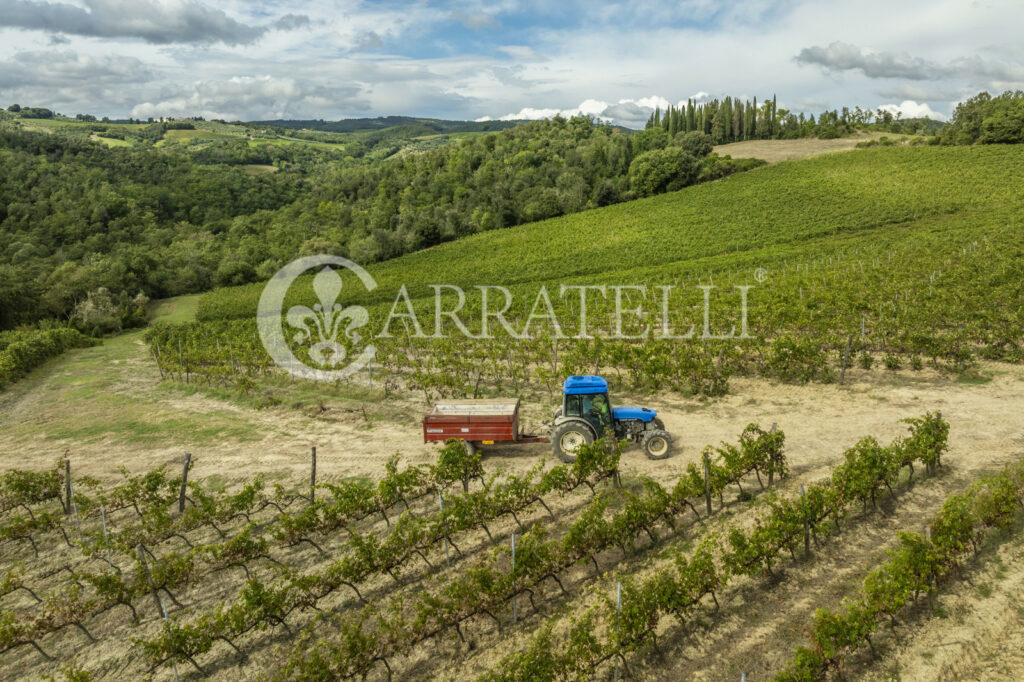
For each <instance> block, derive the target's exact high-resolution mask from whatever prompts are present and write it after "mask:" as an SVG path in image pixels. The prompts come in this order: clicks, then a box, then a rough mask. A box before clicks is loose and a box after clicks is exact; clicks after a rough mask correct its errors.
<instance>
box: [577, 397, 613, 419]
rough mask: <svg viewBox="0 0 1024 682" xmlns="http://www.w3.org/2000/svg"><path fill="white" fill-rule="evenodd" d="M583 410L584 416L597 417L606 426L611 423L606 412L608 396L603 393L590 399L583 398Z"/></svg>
mask: <svg viewBox="0 0 1024 682" xmlns="http://www.w3.org/2000/svg"><path fill="white" fill-rule="evenodd" d="M583 409H584V412H585V414H592V415H594V416H595V417H597V418H598V419H599V420H600V421H601V423H602V424H607V423H609V422H610V421H611V417H610V415H609V410H608V396H606V395H605V394H603V393H598V394H597V395H595V396H593V397H590V396H584V397H583Z"/></svg>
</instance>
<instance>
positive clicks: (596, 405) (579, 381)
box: [562, 376, 615, 437]
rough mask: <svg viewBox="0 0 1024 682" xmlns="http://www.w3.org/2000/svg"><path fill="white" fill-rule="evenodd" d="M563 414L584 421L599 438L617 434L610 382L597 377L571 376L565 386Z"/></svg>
mask: <svg viewBox="0 0 1024 682" xmlns="http://www.w3.org/2000/svg"><path fill="white" fill-rule="evenodd" d="M562 393H563V401H562V414H563V415H564V416H565V417H575V418H577V419H584V420H586V422H587V423H588V424H590V426H591V427H592V428H593V429H594V433H595V434H597V436H598V437H601V436H603V435H605V434H606V433H607V434H610V435H614V433H615V422H614V418H613V416H612V406H611V402H610V401H609V400H608V382H607V381H605V380H604V379H602V378H601V377H595V376H571V377H569V378H568V379H566V380H565V384H564V385H563V390H562Z"/></svg>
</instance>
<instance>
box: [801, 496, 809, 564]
mask: <svg viewBox="0 0 1024 682" xmlns="http://www.w3.org/2000/svg"><path fill="white" fill-rule="evenodd" d="M800 505H801V506H802V507H803V508H804V509H806V508H807V491H806V490H804V484H803V483H801V484H800ZM810 553H811V525H810V524H809V523H808V522H807V519H806V518H804V554H810Z"/></svg>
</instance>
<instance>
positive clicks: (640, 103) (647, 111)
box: [476, 91, 711, 128]
mask: <svg viewBox="0 0 1024 682" xmlns="http://www.w3.org/2000/svg"><path fill="white" fill-rule="evenodd" d="M690 99H692V100H693V101H695V102H698V103H699V102H704V101H707V100H708V99H711V96H710V95H709V94H708V93H706V92H703V91H702V92H698V93H697V94H695V95H691V96H690ZM669 106H672V102H671V101H669V100H668V99H666V98H664V97H662V96H660V95H651V96H648V97H639V98H637V99H620V100H619V101H617V102H615V103H612V104H609V103H608V102H605V101H603V100H599V99H594V98H588V99H585V100H583V101H582V102H580V103H579V104H578V105H577V106H575V107H568V108H565V109H556V108H550V107H523V108H522V109H520V110H519V111H518V112H515V113H508V114H505V115H503V116H499V117H498V120H499V121H521V120H530V121H532V120H537V119H542V118H551V117H553V116H565V117H571V116H593V117H594V118H596V119H598V120H600V121H603V122H605V123H612V124H615V125H621V126H625V127H627V128H643V127H644V125H645V124H646V123H647V119H649V118H650V117H651V114H653V113H654V110H655V109H660V110H662V111H665V110H666V109H668V108H669ZM674 106H677V107H683V106H686V100H680V101H678V102H676V103H675V105H674ZM476 120H477V121H491V120H494V119H493V118H492V117H490V116H482V117H480V118H478V119H476Z"/></svg>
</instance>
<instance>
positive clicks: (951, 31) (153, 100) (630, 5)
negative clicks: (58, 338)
mask: <svg viewBox="0 0 1024 682" xmlns="http://www.w3.org/2000/svg"><path fill="white" fill-rule="evenodd" d="M1022 19H1024V6H1022V5H1021V3H1020V2H1019V0H1005V1H1004V0H992V1H990V2H985V1H981V0H979V1H978V2H968V1H956V2H954V1H949V0H946V1H943V0H928V1H927V2H923V1H918V0H901V1H899V2H894V1H893V0H886V1H885V2H882V1H880V0H860V1H859V2H828V1H825V0H816V1H813V2H801V1H800V0H790V1H787V2H776V1H773V0H752V1H749V2H729V1H728V0H675V1H673V0H662V1H661V2H650V1H649V0H632V1H631V2H603V1H601V0H588V1H587V2H582V1H579V0H560V1H554V2H553V1H551V0H546V1H541V0H536V1H534V0H527V1H525V2H512V1H511V0H505V1H498V2H477V1H472V0H466V1H462V0H455V1H450V2H390V1H383V2H361V1H359V0H336V1H334V2H321V1H318V0H257V1H254V2H241V1H239V0H217V1H213V0H130V1H126V0H52V1H50V2H39V1H37V0H0V106H9V105H10V104H14V103H18V104H21V105H22V106H44V107H48V108H51V109H54V110H55V111H58V112H60V113H64V114H68V115H74V114H77V113H91V114H94V115H97V116H111V117H113V118H120V117H126V116H132V117H135V118H148V117H151V116H152V117H159V116H203V117H205V118H224V119H227V120H237V119H241V120H263V119H278V118H291V119H307V118H316V119H326V120H335V119H339V118H352V117H365V116H383V115H409V116H429V117H437V118H447V119H460V120H467V119H469V120H487V119H501V118H541V117H546V116H552V115H554V114H556V113H561V114H563V115H572V114H576V113H583V114H590V115H593V116H595V117H598V118H601V119H603V120H606V121H609V122H612V123H615V124H619V125H624V126H627V127H643V124H644V122H645V121H646V120H647V118H648V116H649V115H650V113H651V112H652V111H653V109H654V107H655V106H660V107H662V108H664V107H665V106H666V105H668V104H670V103H671V104H676V103H679V102H685V101H686V100H687V99H688V98H696V99H698V100H703V99H709V98H715V97H723V96H725V95H732V96H734V97H741V98H753V97H757V98H758V100H759V101H762V100H763V99H765V98H770V97H771V96H772V95H773V94H774V95H776V96H777V98H778V103H779V107H780V108H784V109H789V110H791V111H794V112H805V113H814V114H817V113H818V112H820V111H822V110H824V109H832V108H837V107H843V106H849V107H851V108H852V107H853V106H861V107H862V108H870V109H878V108H886V109H889V110H890V111H894V112H895V111H901V112H902V113H903V115H904V117H906V116H930V117H932V118H937V119H946V118H948V117H949V116H950V114H951V113H952V111H953V109H954V108H955V106H956V104H957V103H958V102H960V101H963V100H964V99H966V98H968V97H971V96H973V95H975V94H977V93H978V92H980V91H982V90H988V91H989V92H991V93H997V92H1002V91H1004V90H1008V89H1011V90H1012V89H1024V41H1021V40H1020V28H1021V26H1022V24H1024V22H1022Z"/></svg>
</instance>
